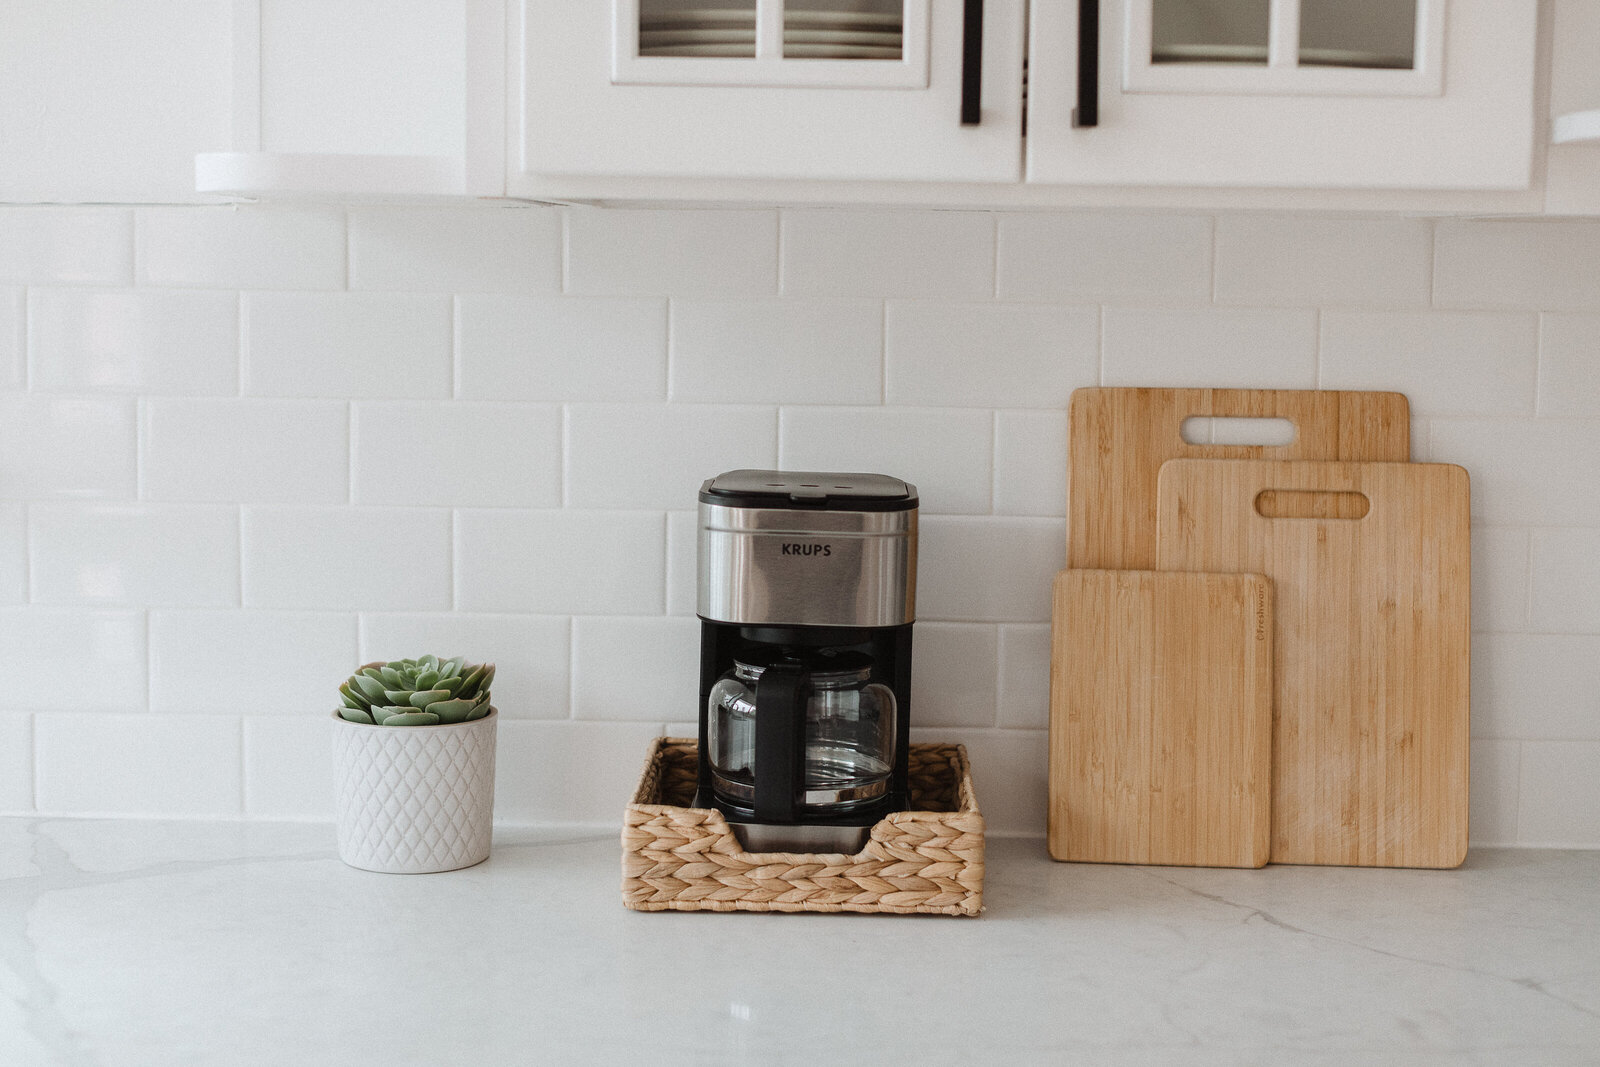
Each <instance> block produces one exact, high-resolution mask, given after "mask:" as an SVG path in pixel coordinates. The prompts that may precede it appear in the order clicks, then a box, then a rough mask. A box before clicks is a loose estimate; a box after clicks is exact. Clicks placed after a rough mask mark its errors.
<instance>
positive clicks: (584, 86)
mask: <svg viewBox="0 0 1600 1067" xmlns="http://www.w3.org/2000/svg"><path fill="white" fill-rule="evenodd" d="M918 2H919V3H923V4H925V5H926V6H927V8H928V11H929V16H928V18H929V24H928V25H929V28H928V35H927V36H928V41H929V57H928V78H927V85H926V87H925V88H920V89H919V88H898V89H890V88H881V87H880V88H861V89H857V88H847V89H837V88H822V87H817V86H803V87H784V86H771V85H769V86H760V87H753V88H746V87H738V86H728V85H677V84H675V85H627V84H623V85H619V84H616V83H615V82H614V81H613V69H612V68H613V55H614V35H615V32H616V27H615V25H614V8H613V5H612V3H611V2H610V0H516V2H515V3H513V5H512V6H513V19H514V21H513V29H512V41H513V47H514V48H516V49H518V50H519V51H520V53H521V57H520V59H521V61H520V63H519V64H514V65H513V69H514V70H515V71H517V77H516V78H515V79H514V84H513V86H512V88H511V92H512V93H513V94H514V95H513V96H512V97H511V99H512V101H513V107H514V109H515V110H514V113H515V115H516V116H517V118H516V120H515V121H516V127H515V128H514V129H513V132H512V151H511V168H512V170H511V173H510V174H509V175H508V181H507V187H508V190H510V191H511V192H512V193H513V195H515V193H516V191H517V190H519V189H538V188H541V187H543V186H544V185H545V184H546V182H545V179H563V180H566V179H572V178H592V179H631V178H643V179H659V178H683V179H734V180H762V181H817V180H821V181H871V182H952V183H961V184H969V183H1005V184H1015V183H1017V182H1018V181H1020V179H1021V176H1022V162H1021V150H1020V148H1021V136H1022V69H1023V67H1022V64H1023V49H1024V44H1025V39H1026V10H1027V0H985V4H984V21H983V50H982V72H981V73H982V77H981V84H982V109H981V114H980V120H981V121H980V122H979V123H978V124H976V125H963V124H962V121H961V120H962V111H963V108H962V103H963V101H962V74H963V52H964V49H963V44H964V42H965V33H964V25H965V21H964V18H965V3H964V0H918ZM689 62H693V60H690V61H689Z"/></svg>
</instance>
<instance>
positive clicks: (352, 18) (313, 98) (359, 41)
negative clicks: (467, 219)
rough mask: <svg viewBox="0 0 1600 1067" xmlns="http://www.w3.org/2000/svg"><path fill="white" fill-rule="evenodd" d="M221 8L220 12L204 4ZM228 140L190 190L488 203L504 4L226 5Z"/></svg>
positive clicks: (410, 0)
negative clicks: (229, 30) (229, 26)
mask: <svg viewBox="0 0 1600 1067" xmlns="http://www.w3.org/2000/svg"><path fill="white" fill-rule="evenodd" d="M216 6H223V5H220V4H218V5H216ZM231 7H232V11H233V38H232V46H231V49H230V53H231V56H232V61H233V62H232V67H231V71H232V92H231V100H232V111H231V129H230V132H229V134H228V135H227V136H223V137H219V138H217V139H216V140H215V141H214V142H213V143H212V144H210V145H208V146H206V147H207V148H208V149H209V150H208V151H204V152H201V153H199V154H197V155H196V156H195V158H194V181H195V184H196V187H197V188H198V189H199V190H200V191H202V192H211V193H223V194H234V195H243V196H267V197H277V196H317V195H330V196H339V197H359V198H366V197H380V198H381V197H402V198H419V197H460V196H498V195H500V194H501V193H502V192H503V191H504V188H505V0H233V2H232V5H231Z"/></svg>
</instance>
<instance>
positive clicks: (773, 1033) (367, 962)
mask: <svg viewBox="0 0 1600 1067" xmlns="http://www.w3.org/2000/svg"><path fill="white" fill-rule="evenodd" d="M619 868H620V849H619V845H618V839H617V835H615V834H612V833H600V832H596V831H592V830H588V831H585V830H570V829H569V830H558V829H547V830H538V829H518V828H501V829H499V830H498V831H497V833H496V839H495V850H494V854H493V855H492V856H491V858H490V859H489V861H488V862H487V863H485V864H482V865H480V866H478V867H474V868H471V869H468V870H465V871H457V872H452V873H449V874H438V875H418V876H399V875H380V874H370V873H366V872H363V871H357V870H354V869H351V868H349V867H346V866H344V865H343V864H341V863H340V862H339V860H338V859H337V858H336V855H335V852H334V847H333V830H332V828H331V827H330V826H326V825H318V824H293V823H276V824H275V823H203V822H188V823H180V822H140V821H115V822H113V821H97V820H61V819H20V818H18V819H7V820H0V1063H4V1064H7V1065H12V1067H20V1065H24V1064H68V1065H105V1067H112V1065H120V1064H160V1065H163V1067H165V1065H172V1064H207V1065H209V1064H224V1065H229V1067H231V1065H235V1064H263V1065H265V1064H271V1065H274V1067H284V1065H306V1064H341V1065H347V1064H369V1063H370V1064H385V1065H395V1064H506V1063H537V1064H544V1063H552V1064H565V1063H574V1064H610V1063H618V1064H622V1063H662V1064H680V1063H681V1064H724V1063H726V1064H736V1063H737V1064H762V1065H768V1064H778V1065H783V1064H811V1063H828V1064H872V1065H875V1067H876V1065H891V1064H899V1063H910V1062H917V1063H923V1064H973V1063H1005V1064H1014V1063H1022V1064H1032V1063H1066V1062H1082V1063H1092V1064H1097V1065H1098V1064H1146V1063H1185V1064H1191V1063H1196V1064H1228V1065H1236V1064H1257V1063H1260V1064H1267V1063H1271V1064H1274V1065H1279V1064H1326V1065H1333V1064H1339V1065H1345V1064H1368V1063H1395V1064H1408V1065H1410V1064H1440V1063H1471V1064H1495V1065H1500V1064H1528V1063H1537V1064H1593V1063H1596V1062H1600V852H1534V851H1492V850H1483V851H1474V852H1473V853H1472V854H1471V856H1470V858H1469V859H1468V862H1467V865H1466V866H1465V867H1464V868H1462V869H1461V870H1458V871H1376V870H1352V869H1342V868H1313V867H1269V868H1267V869H1265V870H1261V871H1221V870H1199V869H1185V868H1152V867H1111V866H1086V865H1069V864H1057V863H1052V862H1051V861H1050V860H1049V859H1048V858H1047V857H1046V856H1045V853H1044V846H1043V844H1042V842H1040V841H1037V840H995V841H992V842H991V843H990V848H989V856H988V873H987V883H986V885H985V904H986V905H987V910H986V911H985V913H984V914H983V915H982V916H981V917H979V918H975V919H960V918H945V917H893V916H881V917H880V916H859V915H844V916H829V915H759V914H729V915H720V914H709V913H696V914H676V913H648V914H647V913H635V912H631V911H627V910H626V909H624V908H623V907H622V904H621V902H620V899H621V898H620V894H619Z"/></svg>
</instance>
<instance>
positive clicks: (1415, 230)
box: [1216, 214, 1433, 307]
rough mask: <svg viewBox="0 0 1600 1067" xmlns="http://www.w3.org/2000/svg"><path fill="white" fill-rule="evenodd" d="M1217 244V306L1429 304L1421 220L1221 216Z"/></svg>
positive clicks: (1427, 238) (1429, 263) (1428, 249)
mask: <svg viewBox="0 0 1600 1067" xmlns="http://www.w3.org/2000/svg"><path fill="white" fill-rule="evenodd" d="M1216 240H1217V249H1216V271H1217V279H1216V297H1217V303H1219V304H1253V305H1274V304H1287V305H1290V306H1297V307H1298V306H1304V305H1307V304H1320V305H1334V306H1357V307H1426V306H1427V305H1428V300H1429V297H1430V293H1431V289H1432V281H1433V279H1432V270H1433V248H1432V244H1433V224H1432V223H1431V222H1429V221H1428V220H1426V219H1405V218H1395V219H1384V218H1366V219H1363V218H1321V219H1318V218H1306V217H1304V216H1298V215H1254V214H1238V215H1224V216H1222V217H1220V218H1218V219H1217V234H1216Z"/></svg>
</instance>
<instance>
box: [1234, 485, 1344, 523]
mask: <svg viewBox="0 0 1600 1067" xmlns="http://www.w3.org/2000/svg"><path fill="white" fill-rule="evenodd" d="M1370 510H1372V501H1371V500H1368V499H1367V497H1366V494H1364V493H1353V492H1338V491H1334V490H1322V489H1263V490H1262V491H1261V492H1259V493H1257V494H1256V514H1257V515H1260V516H1261V517H1262V518H1264V519H1364V518H1366V517H1367V512H1368V511H1370Z"/></svg>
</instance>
